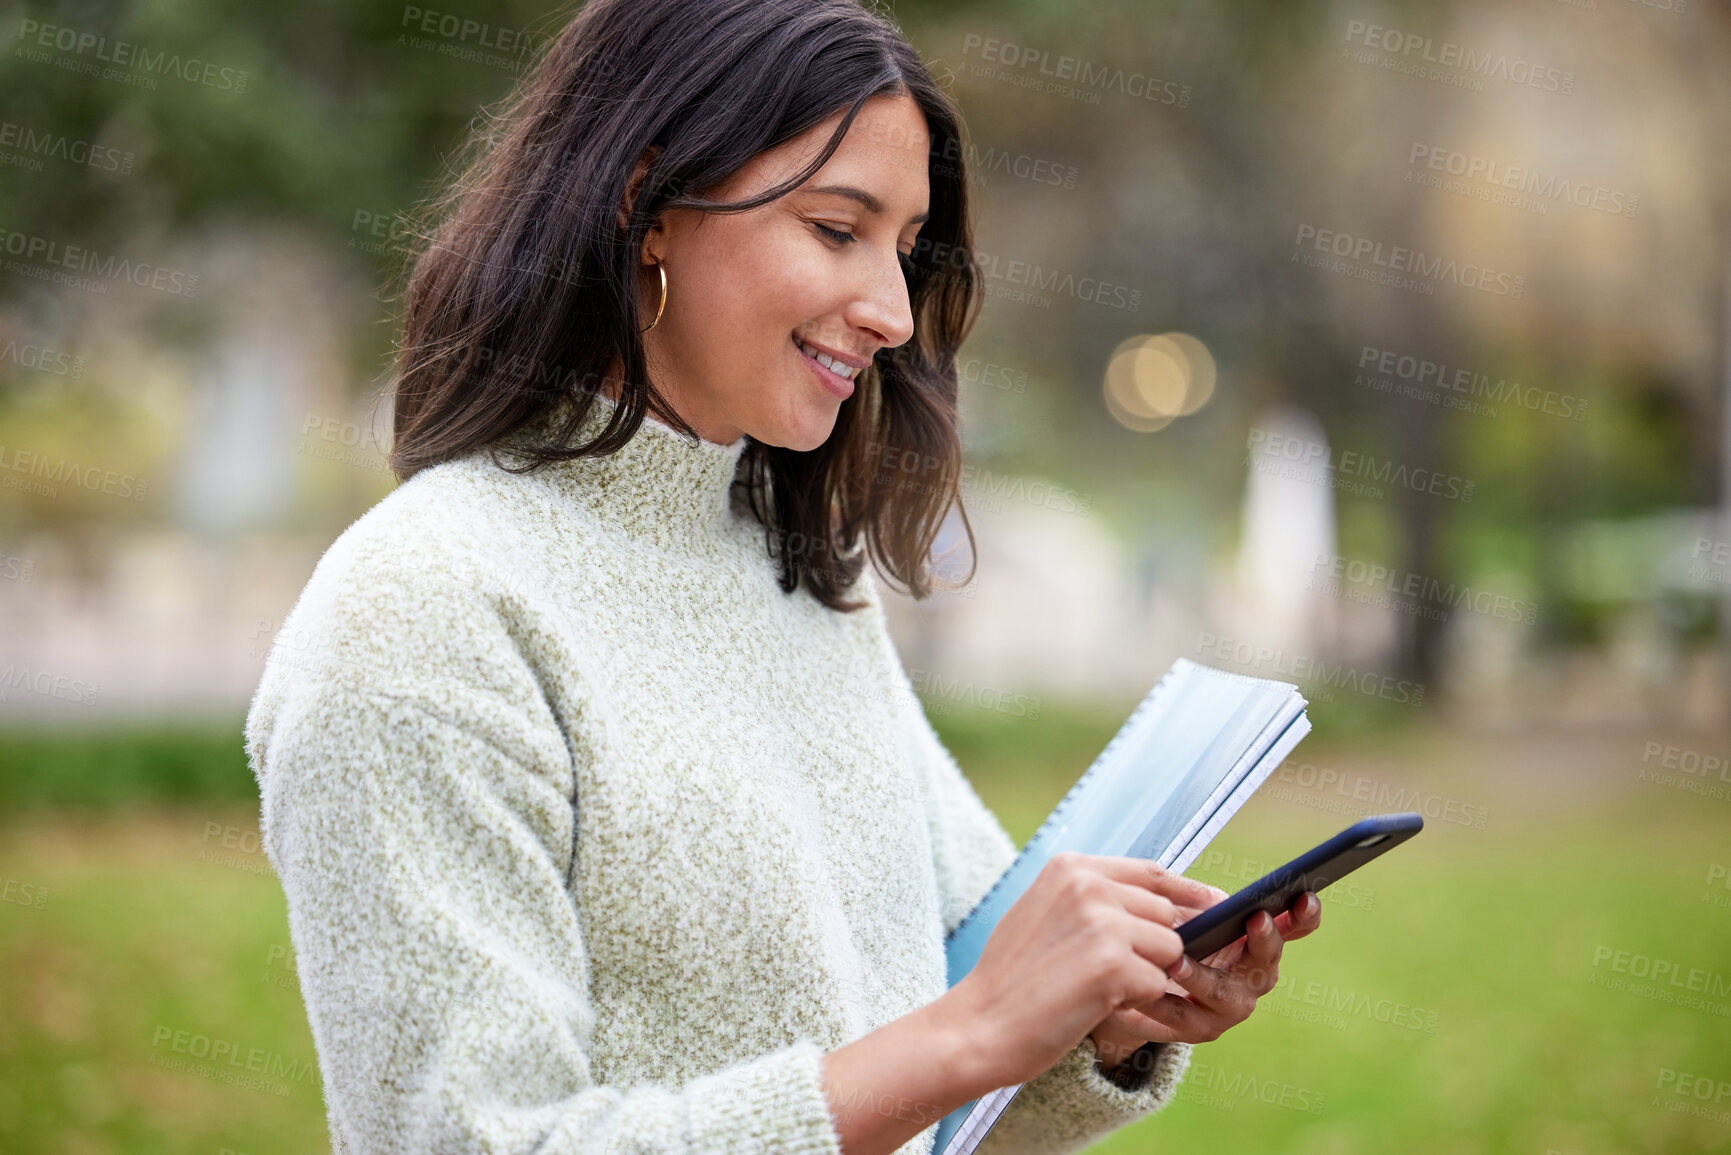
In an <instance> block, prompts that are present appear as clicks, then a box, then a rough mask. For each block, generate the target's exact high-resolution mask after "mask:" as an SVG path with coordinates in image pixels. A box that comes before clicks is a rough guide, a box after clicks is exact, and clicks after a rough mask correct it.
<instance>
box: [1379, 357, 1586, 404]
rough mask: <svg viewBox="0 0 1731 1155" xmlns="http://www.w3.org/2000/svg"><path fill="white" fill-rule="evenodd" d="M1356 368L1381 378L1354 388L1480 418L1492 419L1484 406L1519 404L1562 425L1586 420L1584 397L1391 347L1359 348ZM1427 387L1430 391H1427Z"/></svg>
mask: <svg viewBox="0 0 1731 1155" xmlns="http://www.w3.org/2000/svg"><path fill="white" fill-rule="evenodd" d="M1358 367H1359V368H1360V369H1361V370H1363V369H1369V370H1371V371H1372V372H1373V373H1376V374H1381V375H1382V377H1383V378H1384V380H1382V381H1378V380H1377V379H1376V378H1375V377H1369V376H1367V375H1366V374H1364V373H1361V374H1360V375H1359V377H1358V382H1357V383H1359V384H1363V385H1368V386H1369V387H1371V388H1373V389H1378V390H1379V391H1381V392H1384V393H1398V394H1400V395H1401V396H1405V397H1411V398H1413V399H1414V400H1418V401H1427V402H1430V403H1432V404H1435V403H1437V401H1438V400H1439V399H1440V400H1442V401H1444V402H1445V407H1446V408H1450V409H1462V410H1467V411H1470V412H1473V413H1477V414H1479V415H1480V416H1485V417H1495V416H1496V415H1497V410H1496V409H1495V408H1493V407H1491V405H1490V404H1486V403H1487V402H1488V403H1494V404H1497V405H1518V406H1520V407H1521V408H1522V409H1527V410H1531V411H1532V412H1534V413H1544V414H1548V415H1550V416H1553V417H1560V418H1562V419H1564V420H1567V421H1585V420H1586V419H1587V399H1586V398H1585V397H1577V396H1575V395H1574V394H1572V393H1559V392H1557V391H1556V390H1555V389H1541V388H1539V387H1538V386H1537V385H1523V384H1522V383H1521V382H1519V381H1511V380H1509V379H1508V378H1507V377H1497V378H1495V379H1493V378H1492V377H1491V375H1490V374H1489V373H1483V372H1480V371H1478V370H1476V369H1470V368H1466V367H1463V366H1459V365H1450V364H1447V363H1446V362H1443V361H1432V360H1431V359H1429V358H1428V357H1417V356H1414V355H1412V354H1410V353H1401V352H1397V351H1396V350H1393V349H1378V348H1376V347H1375V346H1372V345H1365V346H1362V347H1361V348H1360V349H1359V353H1358ZM1396 380H1398V381H1399V382H1400V383H1401V384H1400V385H1399V386H1398V387H1397V386H1395V385H1394V384H1393V382H1394V381H1396ZM1431 386H1434V388H1430V387H1431Z"/></svg>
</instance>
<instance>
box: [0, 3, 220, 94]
mask: <svg viewBox="0 0 1731 1155" xmlns="http://www.w3.org/2000/svg"><path fill="white" fill-rule="evenodd" d="M32 40H34V45H32V43H31V41H32ZM18 42H19V48H20V50H21V51H22V52H24V53H25V54H27V55H29V56H30V58H31V59H33V60H36V62H37V63H42V62H43V61H42V60H41V59H40V56H41V55H42V54H41V53H39V52H34V51H33V50H35V49H50V48H51V49H53V50H55V51H56V52H64V53H68V54H70V55H71V56H75V57H89V58H90V60H92V61H96V62H100V63H101V64H105V65H108V66H109V67H107V68H103V69H100V70H98V69H97V68H96V65H95V64H91V65H87V66H80V67H78V68H76V69H73V71H81V72H86V73H89V74H91V75H96V74H97V73H98V72H100V75H101V76H102V78H103V79H105V80H120V79H125V76H124V74H123V73H121V72H120V71H119V70H121V69H132V70H135V71H136V72H138V73H141V74H143V79H144V80H147V81H149V86H150V87H153V88H154V87H155V81H154V79H152V78H154V77H158V76H172V77H174V78H175V79H177V80H184V81H186V82H187V83H188V84H199V85H203V86H204V87H206V88H217V89H221V90H223V91H225V92H245V91H246V85H247V72H246V70H245V69H244V68H242V69H236V68H227V67H224V66H222V65H219V64H214V63H212V62H210V61H208V60H200V59H198V58H197V57H196V56H187V57H183V56H181V55H180V53H178V52H165V51H162V50H161V49H157V50H155V51H153V50H151V49H150V48H147V47H145V46H144V45H142V44H136V43H134V42H132V41H130V40H110V39H108V37H106V36H98V35H96V34H95V33H94V32H81V31H79V30H78V29H76V28H67V27H64V26H62V25H59V24H44V23H42V22H41V21H40V20H30V19H25V20H23V21H21V22H20V23H19V25H18Z"/></svg>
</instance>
